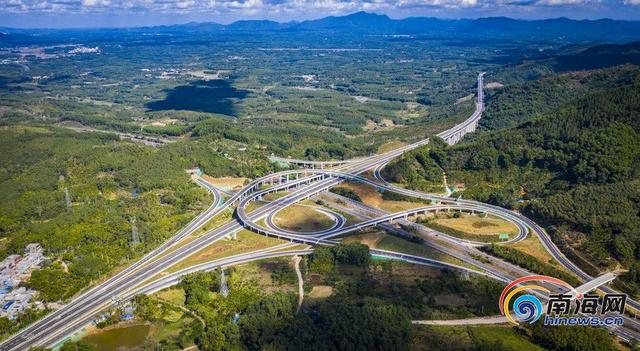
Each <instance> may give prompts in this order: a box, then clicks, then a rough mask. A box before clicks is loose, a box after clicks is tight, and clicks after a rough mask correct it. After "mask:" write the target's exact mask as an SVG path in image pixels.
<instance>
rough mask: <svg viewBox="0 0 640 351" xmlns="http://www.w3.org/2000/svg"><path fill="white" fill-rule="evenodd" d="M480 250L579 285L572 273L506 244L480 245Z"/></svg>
mask: <svg viewBox="0 0 640 351" xmlns="http://www.w3.org/2000/svg"><path fill="white" fill-rule="evenodd" d="M480 250H482V251H484V252H486V253H488V254H491V255H493V256H496V257H499V258H502V259H504V260H506V261H508V262H511V263H513V264H515V265H518V266H520V267H522V268H524V269H526V270H528V271H531V272H533V273H537V274H542V275H548V276H551V277H555V278H558V279H562V280H564V281H565V282H567V283H569V284H571V285H573V286H577V285H580V281H579V280H578V279H577V278H576V277H574V276H573V275H571V274H569V273H567V272H565V271H563V270H560V269H559V268H557V267H554V266H553V265H551V264H549V263H546V262H542V261H540V260H539V259H537V258H536V257H534V256H531V255H529V254H526V253H524V252H522V251H519V250H516V249H512V248H510V247H507V246H502V245H494V244H491V245H487V246H481V247H480Z"/></svg>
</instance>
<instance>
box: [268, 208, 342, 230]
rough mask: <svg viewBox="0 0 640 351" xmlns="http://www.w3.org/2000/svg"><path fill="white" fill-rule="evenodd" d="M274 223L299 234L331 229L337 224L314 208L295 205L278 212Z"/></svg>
mask: <svg viewBox="0 0 640 351" xmlns="http://www.w3.org/2000/svg"><path fill="white" fill-rule="evenodd" d="M274 222H275V223H276V225H277V226H278V227H280V228H282V229H286V230H292V231H297V232H317V231H321V230H325V229H329V228H331V227H332V226H333V225H334V224H335V222H334V221H333V220H332V219H331V218H329V217H327V216H326V215H325V214H324V213H320V212H318V211H316V210H315V209H314V208H313V207H310V206H306V205H305V206H302V205H293V206H289V207H287V208H285V209H283V210H282V211H280V212H278V214H277V215H276V217H275V219H274Z"/></svg>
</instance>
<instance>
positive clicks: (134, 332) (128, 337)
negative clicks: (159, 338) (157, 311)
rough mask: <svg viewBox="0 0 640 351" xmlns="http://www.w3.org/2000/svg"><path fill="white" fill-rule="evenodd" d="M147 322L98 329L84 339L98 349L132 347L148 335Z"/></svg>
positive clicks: (111, 350)
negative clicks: (102, 329)
mask: <svg viewBox="0 0 640 351" xmlns="http://www.w3.org/2000/svg"><path fill="white" fill-rule="evenodd" d="M150 330H151V326H150V325H149V324H132V325H128V326H126V327H120V328H113V329H108V330H104V331H99V332H97V333H95V334H91V335H89V336H87V337H85V338H84V341H86V342H89V343H91V344H94V345H96V348H97V350H98V351H115V350H118V349H122V348H134V347H137V346H140V345H142V344H143V343H144V341H145V339H146V338H147V336H148V335H149V331H150Z"/></svg>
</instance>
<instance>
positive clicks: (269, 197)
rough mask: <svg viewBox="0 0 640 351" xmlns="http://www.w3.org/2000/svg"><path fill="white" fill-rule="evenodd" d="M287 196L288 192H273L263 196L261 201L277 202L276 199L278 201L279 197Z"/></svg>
mask: <svg viewBox="0 0 640 351" xmlns="http://www.w3.org/2000/svg"><path fill="white" fill-rule="evenodd" d="M288 194H289V192H288V191H278V192H275V193H269V194H267V195H265V196H263V197H262V199H263V200H264V201H274V200H277V199H279V198H281V197H283V196H285V195H288Z"/></svg>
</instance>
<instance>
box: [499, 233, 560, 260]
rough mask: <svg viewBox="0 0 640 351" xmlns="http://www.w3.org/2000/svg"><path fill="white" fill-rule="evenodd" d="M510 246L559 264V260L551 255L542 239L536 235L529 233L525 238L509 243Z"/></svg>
mask: <svg viewBox="0 0 640 351" xmlns="http://www.w3.org/2000/svg"><path fill="white" fill-rule="evenodd" d="M509 246H510V247H512V248H514V249H516V250H519V251H522V252H524V253H527V254H529V255H531V256H533V257H535V258H537V259H539V260H540V261H542V262H547V263H549V264H552V265H558V262H557V261H556V260H555V259H553V257H551V255H550V254H549V252H547V250H546V249H545V248H544V246H543V245H542V243H541V242H540V240H539V239H538V237H537V236H535V235H529V236H528V237H527V238H526V239H525V240H522V241H518V242H517V243H514V244H511V245H509Z"/></svg>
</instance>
